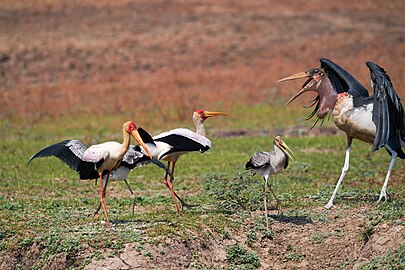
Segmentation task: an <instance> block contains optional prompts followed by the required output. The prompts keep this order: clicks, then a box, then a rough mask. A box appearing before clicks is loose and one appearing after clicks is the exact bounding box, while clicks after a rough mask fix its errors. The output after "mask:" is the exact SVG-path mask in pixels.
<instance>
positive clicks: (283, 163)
mask: <svg viewBox="0 0 405 270" xmlns="http://www.w3.org/2000/svg"><path fill="white" fill-rule="evenodd" d="M273 144H274V151H272V152H263V151H261V152H256V153H254V154H253V156H252V157H251V158H250V159H249V161H248V162H247V163H246V165H245V169H246V170H253V171H254V172H255V173H258V174H260V175H262V176H263V178H264V181H265V184H264V212H265V217H266V228H267V230H268V229H269V219H268V212H267V199H266V194H267V186H269V188H270V191H271V193H272V194H273V196H274V198H275V199H276V201H277V210H278V214H280V213H282V209H281V201H280V200H279V199H278V198H277V196H276V193H275V192H274V191H273V189H272V188H271V184H269V177H270V175H273V174H276V173H279V172H280V171H282V170H283V169H287V167H288V161H289V158H291V159H292V156H291V155H293V154H294V153H293V152H292V151H291V149H290V148H289V147H288V145H287V144H286V143H285V142H284V141H283V140H282V138H281V137H280V136H276V137H275V138H274V140H273Z"/></svg>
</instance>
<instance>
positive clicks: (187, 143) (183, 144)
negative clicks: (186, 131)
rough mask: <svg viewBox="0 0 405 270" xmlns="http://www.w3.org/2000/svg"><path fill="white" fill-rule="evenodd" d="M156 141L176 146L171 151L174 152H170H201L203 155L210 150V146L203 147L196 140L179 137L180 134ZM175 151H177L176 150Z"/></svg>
mask: <svg viewBox="0 0 405 270" xmlns="http://www.w3.org/2000/svg"><path fill="white" fill-rule="evenodd" d="M155 141H161V142H164V143H167V144H169V145H172V146H174V147H173V149H171V150H173V151H170V152H178V151H188V152H191V151H200V152H201V153H204V152H205V151H207V150H209V149H210V146H209V145H203V144H201V143H199V142H197V141H195V140H192V139H190V138H187V137H185V136H182V135H179V134H170V135H168V136H164V137H161V138H158V139H155ZM174 149H176V150H174ZM166 154H167V153H166Z"/></svg>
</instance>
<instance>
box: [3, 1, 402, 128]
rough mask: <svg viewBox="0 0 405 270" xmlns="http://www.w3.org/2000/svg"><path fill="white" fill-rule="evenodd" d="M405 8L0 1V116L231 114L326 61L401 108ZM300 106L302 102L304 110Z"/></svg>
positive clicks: (380, 4)
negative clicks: (376, 76)
mask: <svg viewBox="0 0 405 270" xmlns="http://www.w3.org/2000/svg"><path fill="white" fill-rule="evenodd" d="M404 14H405V2H404V1H403V0H398V1H352V0H344V1H322V0H318V1H307V0H290V1H244V0H233V1H230V0H229V1H217V0H215V1H180V0H173V1H149V0H148V1H146V0H144V1H134V2H132V1H122V0H119V1H90V0H80V1H79V0H77V1H55V0H46V1H39V0H38V1H34V0H31V1H22V0H19V1H15V0H13V1H8V0H6V1H2V4H1V6H0V116H1V117H3V118H13V117H18V118H24V119H26V120H27V121H30V122H35V121H39V120H41V119H42V118H43V117H54V116H59V115H63V114H78V113H79V114H80V113H83V112H87V113H96V114H99V113H101V111H103V112H107V113H122V112H124V111H126V110H132V111H133V112H134V113H137V114H141V115H142V114H143V112H145V111H148V110H155V111H157V112H160V113H162V114H163V113H164V112H165V111H168V110H169V111H170V112H171V113H172V114H173V115H174V117H177V118H178V119H184V118H187V119H188V118H190V111H192V110H194V109H196V108H197V107H199V108H209V109H218V108H221V109H226V110H229V109H231V108H232V106H234V105H235V104H241V103H243V104H248V105H249V104H256V103H259V102H268V99H269V98H278V97H280V98H281V99H282V100H283V101H285V100H286V99H287V96H289V95H291V94H292V93H293V92H296V91H297V90H299V86H300V84H301V83H302V82H297V83H290V84H284V85H276V84H275V81H276V80H277V79H279V78H281V77H284V76H286V75H290V74H292V73H296V72H300V71H304V70H307V69H309V68H312V67H317V66H319V62H318V59H319V58H320V57H327V58H330V59H332V60H334V61H335V62H337V63H338V64H340V65H341V66H343V67H344V68H346V69H347V70H348V71H349V72H351V73H352V74H353V75H354V76H355V77H356V78H358V79H359V80H360V81H361V82H362V83H364V84H365V85H366V86H367V87H369V73H368V69H367V68H366V66H365V62H366V61H367V60H372V61H374V62H376V63H378V64H380V65H381V66H383V67H384V68H385V69H386V70H387V72H388V74H389V75H390V76H391V78H392V81H393V83H394V87H395V89H396V90H397V92H398V93H399V95H400V96H401V97H402V98H405V89H404V86H405V76H403V74H404V73H405V72H404V71H405V70H404V69H405V65H404V64H405V16H404ZM304 101H307V100H304Z"/></svg>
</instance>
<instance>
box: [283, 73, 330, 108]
mask: <svg viewBox="0 0 405 270" xmlns="http://www.w3.org/2000/svg"><path fill="white" fill-rule="evenodd" d="M324 75H325V72H324V71H323V70H322V69H320V68H312V69H310V70H308V71H304V72H300V73H297V74H294V75H291V76H288V77H286V78H283V79H280V80H278V81H277V82H285V81H290V80H296V79H301V78H308V79H307V81H306V82H305V83H304V84H303V85H302V88H301V90H300V91H299V92H298V93H297V94H295V95H294V96H293V97H292V98H290V100H289V101H287V102H286V103H285V105H288V104H289V103H291V102H292V101H293V100H295V99H296V98H297V97H299V96H301V95H302V94H303V93H305V92H308V91H315V92H317V93H318V94H319V86H320V82H321V80H322V77H323V76H324Z"/></svg>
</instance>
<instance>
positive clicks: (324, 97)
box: [316, 76, 338, 119]
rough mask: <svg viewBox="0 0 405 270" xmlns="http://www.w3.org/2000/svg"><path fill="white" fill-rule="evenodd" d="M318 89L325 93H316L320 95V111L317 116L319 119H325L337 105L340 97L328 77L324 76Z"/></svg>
mask: <svg viewBox="0 0 405 270" xmlns="http://www.w3.org/2000/svg"><path fill="white" fill-rule="evenodd" d="M316 89H322V90H323V91H316V92H317V93H318V95H319V110H318V112H317V115H318V117H319V118H321V119H322V118H324V117H325V116H326V115H327V114H328V112H329V111H330V110H332V109H333V107H334V106H335V104H336V101H337V99H338V95H337V93H336V91H335V90H334V88H333V86H332V83H331V82H330V80H329V78H328V76H322V79H321V80H320V81H319V82H318V83H317V85H316Z"/></svg>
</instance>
